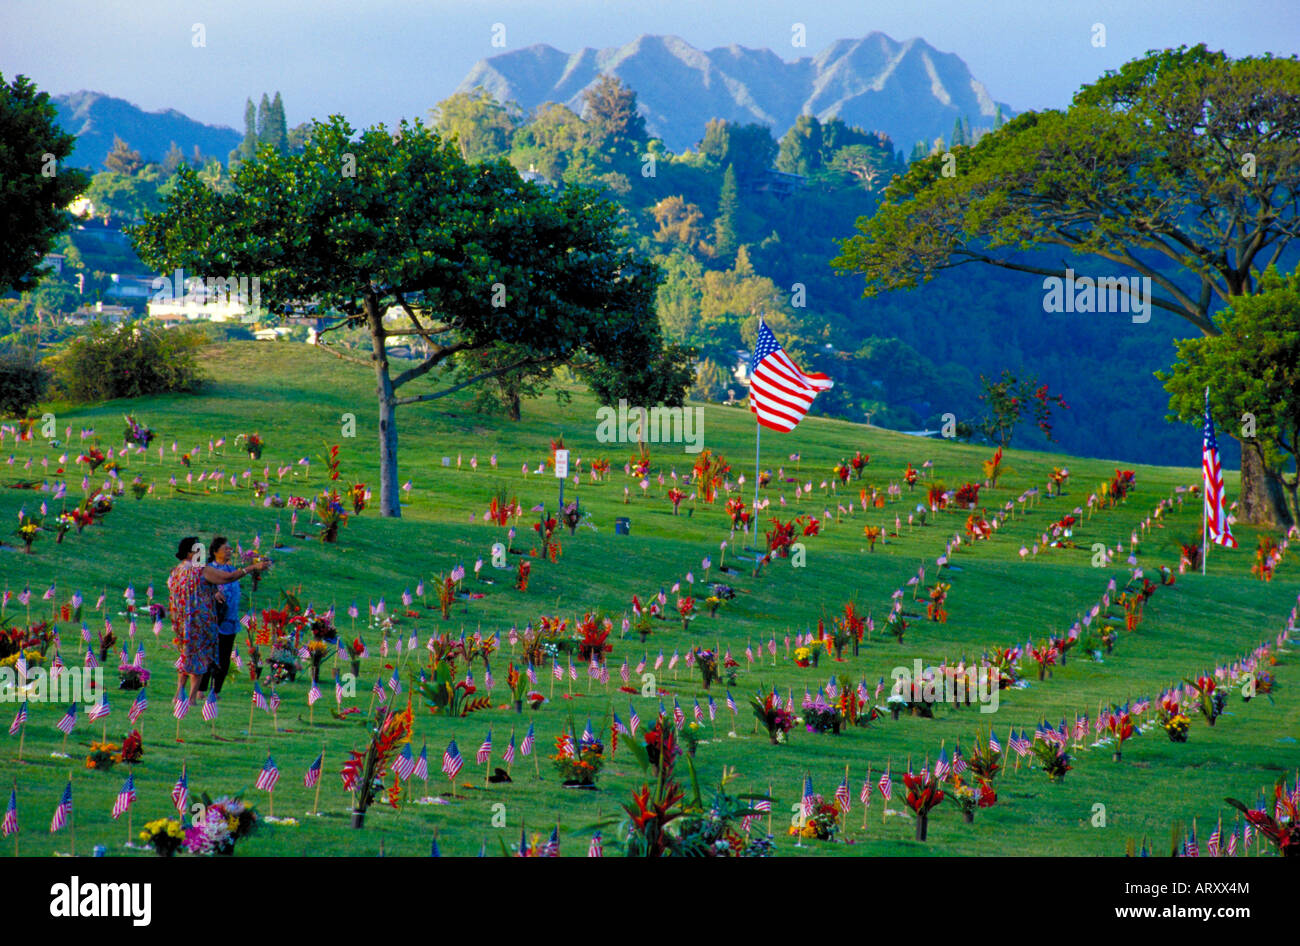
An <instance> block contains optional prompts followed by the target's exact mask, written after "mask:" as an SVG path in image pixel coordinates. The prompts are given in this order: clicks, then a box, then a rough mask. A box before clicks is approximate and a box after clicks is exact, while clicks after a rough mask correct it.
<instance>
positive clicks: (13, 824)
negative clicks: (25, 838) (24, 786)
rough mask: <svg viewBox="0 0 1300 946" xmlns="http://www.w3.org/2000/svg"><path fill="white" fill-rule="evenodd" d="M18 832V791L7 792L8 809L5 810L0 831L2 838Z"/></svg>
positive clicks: (15, 789)
mask: <svg viewBox="0 0 1300 946" xmlns="http://www.w3.org/2000/svg"><path fill="white" fill-rule="evenodd" d="M17 830H18V789H17V788H11V789H10V790H9V807H7V808H6V809H5V820H4V824H3V825H0V831H3V832H4V837H6V838H7V837H9V835H11V834H14V833H15V832H16V831H17Z"/></svg>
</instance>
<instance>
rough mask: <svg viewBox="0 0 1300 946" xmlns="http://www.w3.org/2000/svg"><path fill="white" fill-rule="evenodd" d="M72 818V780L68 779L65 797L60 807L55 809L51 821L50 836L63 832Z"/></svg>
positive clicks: (61, 800)
mask: <svg viewBox="0 0 1300 946" xmlns="http://www.w3.org/2000/svg"><path fill="white" fill-rule="evenodd" d="M71 817H72V779H68V784H67V786H65V787H64V789H63V797H62V798H60V799H59V807H58V808H55V809H54V817H53V818H52V819H51V820H50V834H53V833H54V832H55V831H61V830H63V828H64V827H66V826H67V824H68V819H69V818H71Z"/></svg>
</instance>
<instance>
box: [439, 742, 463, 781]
mask: <svg viewBox="0 0 1300 946" xmlns="http://www.w3.org/2000/svg"><path fill="white" fill-rule="evenodd" d="M464 764H465V763H464V760H463V759H461V757H460V749H458V748H457V747H456V740H455V739H453V740H452V741H451V742H449V743H447V748H446V749H444V750H443V753H442V771H443V772H444V773H445V774H446V776H447V778H449V779H454V778H455V777H456V773H457V772H459V771H460V767H461V766H462V765H464Z"/></svg>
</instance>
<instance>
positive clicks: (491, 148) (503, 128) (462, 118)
mask: <svg viewBox="0 0 1300 946" xmlns="http://www.w3.org/2000/svg"><path fill="white" fill-rule="evenodd" d="M429 114H430V117H431V118H432V119H433V123H434V127H436V128H437V129H438V133H439V134H440V135H442V136H443V137H444V138H447V139H451V138H455V139H456V141H457V143H458V144H459V146H460V153H461V157H463V158H464V159H465V160H466V161H491V160H493V159H494V158H499V157H501V156H502V155H504V154H506V153H507V152H509V150H510V141H511V138H512V137H513V136H514V132H515V125H516V124H518V118H519V113H518V110H517V109H516V108H514V107H513V106H506V105H502V104H501V103H500V102H498V101H497V100H496V99H495V98H493V96H492V93H491V92H489V91H488V90H487V89H485V88H483V87H482V86H481V85H480V86H476V87H475V88H474V89H472V90H471V91H469V92H457V93H456V94H455V95H451V96H448V97H447V98H445V99H443V100H442V101H441V102H439V103H438V104H437V105H436V106H434V107H433V109H431V110H430V112H429Z"/></svg>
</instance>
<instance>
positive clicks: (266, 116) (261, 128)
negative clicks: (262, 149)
mask: <svg viewBox="0 0 1300 946" xmlns="http://www.w3.org/2000/svg"><path fill="white" fill-rule="evenodd" d="M270 120H271V100H270V99H269V98H267V95H266V93H265V92H263V93H262V101H260V102H258V103H257V143H258V144H259V145H265V144H270V143H271V140H270V138H269V137H268V128H269V123H270Z"/></svg>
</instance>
